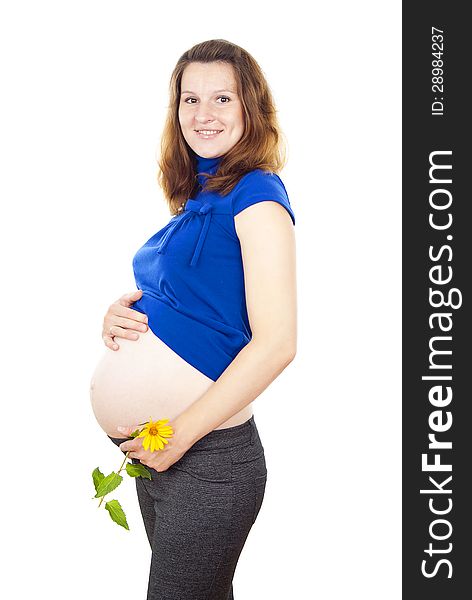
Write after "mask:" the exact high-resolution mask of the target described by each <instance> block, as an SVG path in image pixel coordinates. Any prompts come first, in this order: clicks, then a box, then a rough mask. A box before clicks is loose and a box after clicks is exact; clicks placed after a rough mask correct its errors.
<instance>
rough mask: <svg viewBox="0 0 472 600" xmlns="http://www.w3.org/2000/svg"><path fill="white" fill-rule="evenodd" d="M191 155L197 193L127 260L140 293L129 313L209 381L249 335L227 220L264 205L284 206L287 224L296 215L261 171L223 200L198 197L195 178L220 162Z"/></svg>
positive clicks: (276, 183)
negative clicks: (144, 321) (141, 318)
mask: <svg viewBox="0 0 472 600" xmlns="http://www.w3.org/2000/svg"><path fill="white" fill-rule="evenodd" d="M195 156H196V158H197V177H198V182H199V184H200V186H199V190H198V193H197V194H196V196H195V197H194V198H190V199H188V200H187V202H186V204H185V209H184V210H183V211H182V212H181V213H179V214H178V215H175V216H174V217H172V218H171V220H170V221H169V223H168V224H167V225H166V226H165V227H163V228H162V229H160V230H159V231H158V232H157V233H155V234H154V235H153V236H152V237H151V238H150V239H149V240H148V241H147V242H146V243H145V244H144V246H142V248H140V249H139V250H138V251H137V253H136V254H135V256H134V258H133V270H134V276H135V279H136V285H137V287H138V289H142V290H143V295H142V296H141V298H140V299H139V300H137V301H136V302H135V303H134V304H132V305H131V308H133V309H136V310H138V311H139V312H142V313H145V314H146V315H147V316H148V326H149V328H150V329H151V331H152V332H153V333H154V334H155V335H156V336H157V337H158V338H160V339H161V340H162V341H163V342H164V343H165V344H166V345H167V346H169V347H170V348H171V349H172V350H173V351H174V352H175V353H176V354H178V355H179V356H180V357H181V358H183V359H184V360H185V361H187V362H188V363H189V364H191V365H192V366H193V367H195V368H196V369H198V370H199V371H200V372H201V373H203V374H204V375H206V376H207V377H209V378H210V379H212V380H213V381H216V380H217V379H218V377H219V376H220V375H221V374H222V373H223V371H224V370H225V369H226V367H227V366H228V365H229V364H230V363H231V361H232V360H233V359H234V358H235V356H236V355H237V354H238V353H239V352H240V350H241V349H242V348H243V347H244V346H245V345H246V344H247V343H248V342H249V341H250V339H251V337H252V333H251V329H250V326H249V320H248V314H247V307H246V297H245V289H244V271H243V262H242V257H241V247H240V243H239V238H238V236H237V233H236V229H235V225H234V216H235V215H237V214H238V213H240V212H241V211H242V210H244V209H245V208H247V207H248V206H251V205H252V204H256V203H257V202H262V201H264V200H272V201H274V202H278V203H280V204H281V205H282V206H284V207H285V208H286V209H287V211H288V212H289V214H290V216H291V218H292V221H293V224H294V225H295V216H294V214H293V211H292V208H291V206H290V202H289V199H288V195H287V191H286V190H285V187H284V185H283V183H282V180H281V179H280V177H279V176H278V175H276V174H275V173H269V172H267V171H263V170H261V169H255V170H253V171H250V172H249V173H247V174H246V175H244V176H243V177H242V178H241V179H240V180H239V181H238V183H237V184H236V185H235V187H234V188H233V190H232V191H231V192H230V193H229V194H227V195H226V196H222V195H220V194H218V193H217V192H203V191H202V190H201V185H202V183H203V182H204V180H205V176H204V175H201V173H202V172H207V173H210V174H214V173H216V171H217V168H218V164H219V162H220V160H221V157H216V158H203V157H201V156H198V155H195Z"/></svg>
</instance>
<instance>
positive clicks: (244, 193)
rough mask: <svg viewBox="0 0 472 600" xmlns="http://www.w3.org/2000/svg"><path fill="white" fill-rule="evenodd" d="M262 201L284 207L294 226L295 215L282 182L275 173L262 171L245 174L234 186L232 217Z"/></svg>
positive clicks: (257, 170)
mask: <svg viewBox="0 0 472 600" xmlns="http://www.w3.org/2000/svg"><path fill="white" fill-rule="evenodd" d="M264 200H272V201H273V202H278V203H279V204H281V205H282V206H283V207H285V209H286V210H287V212H288V213H289V215H290V217H291V218H292V222H293V224H294V225H295V215H294V212H293V210H292V207H291V205H290V200H289V199H288V194H287V190H286V189H285V186H284V184H283V183H282V180H281V179H280V177H279V176H278V175H277V174H276V173H271V172H268V171H263V170H262V169H256V170H254V171H251V172H250V173H247V174H246V175H244V177H242V179H241V180H240V181H239V182H238V184H237V185H236V186H235V188H234V191H233V197H232V210H233V216H236V215H237V214H238V213H240V212H241V211H242V210H244V209H245V208H248V207H249V206H252V205H253V204H257V203H258V202H263V201H264Z"/></svg>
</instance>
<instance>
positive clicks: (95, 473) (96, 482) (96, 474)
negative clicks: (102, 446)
mask: <svg viewBox="0 0 472 600" xmlns="http://www.w3.org/2000/svg"><path fill="white" fill-rule="evenodd" d="M92 478H93V485H94V486H95V491H97V490H98V485H99V483H100V482H101V481H102V479H105V475H104V474H103V473H102V472H101V471H100V469H99V468H98V467H97V468H96V469H94V470H93V473H92Z"/></svg>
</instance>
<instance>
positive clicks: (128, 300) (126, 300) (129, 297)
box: [118, 290, 143, 306]
mask: <svg viewBox="0 0 472 600" xmlns="http://www.w3.org/2000/svg"><path fill="white" fill-rule="evenodd" d="M142 294H143V290H136V291H134V292H130V293H128V294H123V296H121V298H120V299H119V300H118V302H120V304H123V305H124V306H129V305H130V304H132V303H133V302H136V300H137V299H138V298H140V297H141V296H142Z"/></svg>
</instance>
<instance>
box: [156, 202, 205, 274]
mask: <svg viewBox="0 0 472 600" xmlns="http://www.w3.org/2000/svg"><path fill="white" fill-rule="evenodd" d="M211 209H212V205H211V204H210V203H209V202H204V203H203V202H200V201H199V200H191V199H189V200H187V202H186V204H185V209H184V212H183V213H182V214H181V216H180V217H178V218H177V219H175V221H174V222H173V223H172V225H171V226H170V227H169V229H168V230H167V231H166V232H165V234H164V235H163V236H162V238H161V240H160V244H159V246H158V247H157V252H159V254H164V253H165V249H166V248H167V245H168V243H169V240H170V239H171V237H172V236H173V235H174V233H175V232H176V231H177V230H178V229H179V228H180V227H182V223H185V221H188V220H189V219H194V218H196V217H199V216H205V220H204V221H203V225H202V228H201V230H200V235H199V236H198V240H197V245H196V246H195V250H194V252H193V256H192V260H191V261H190V266H191V267H193V266H195V265H196V264H197V262H198V259H199V257H200V253H201V251H202V247H203V244H204V242H205V238H206V235H207V232H208V228H209V227H210V221H211Z"/></svg>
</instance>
